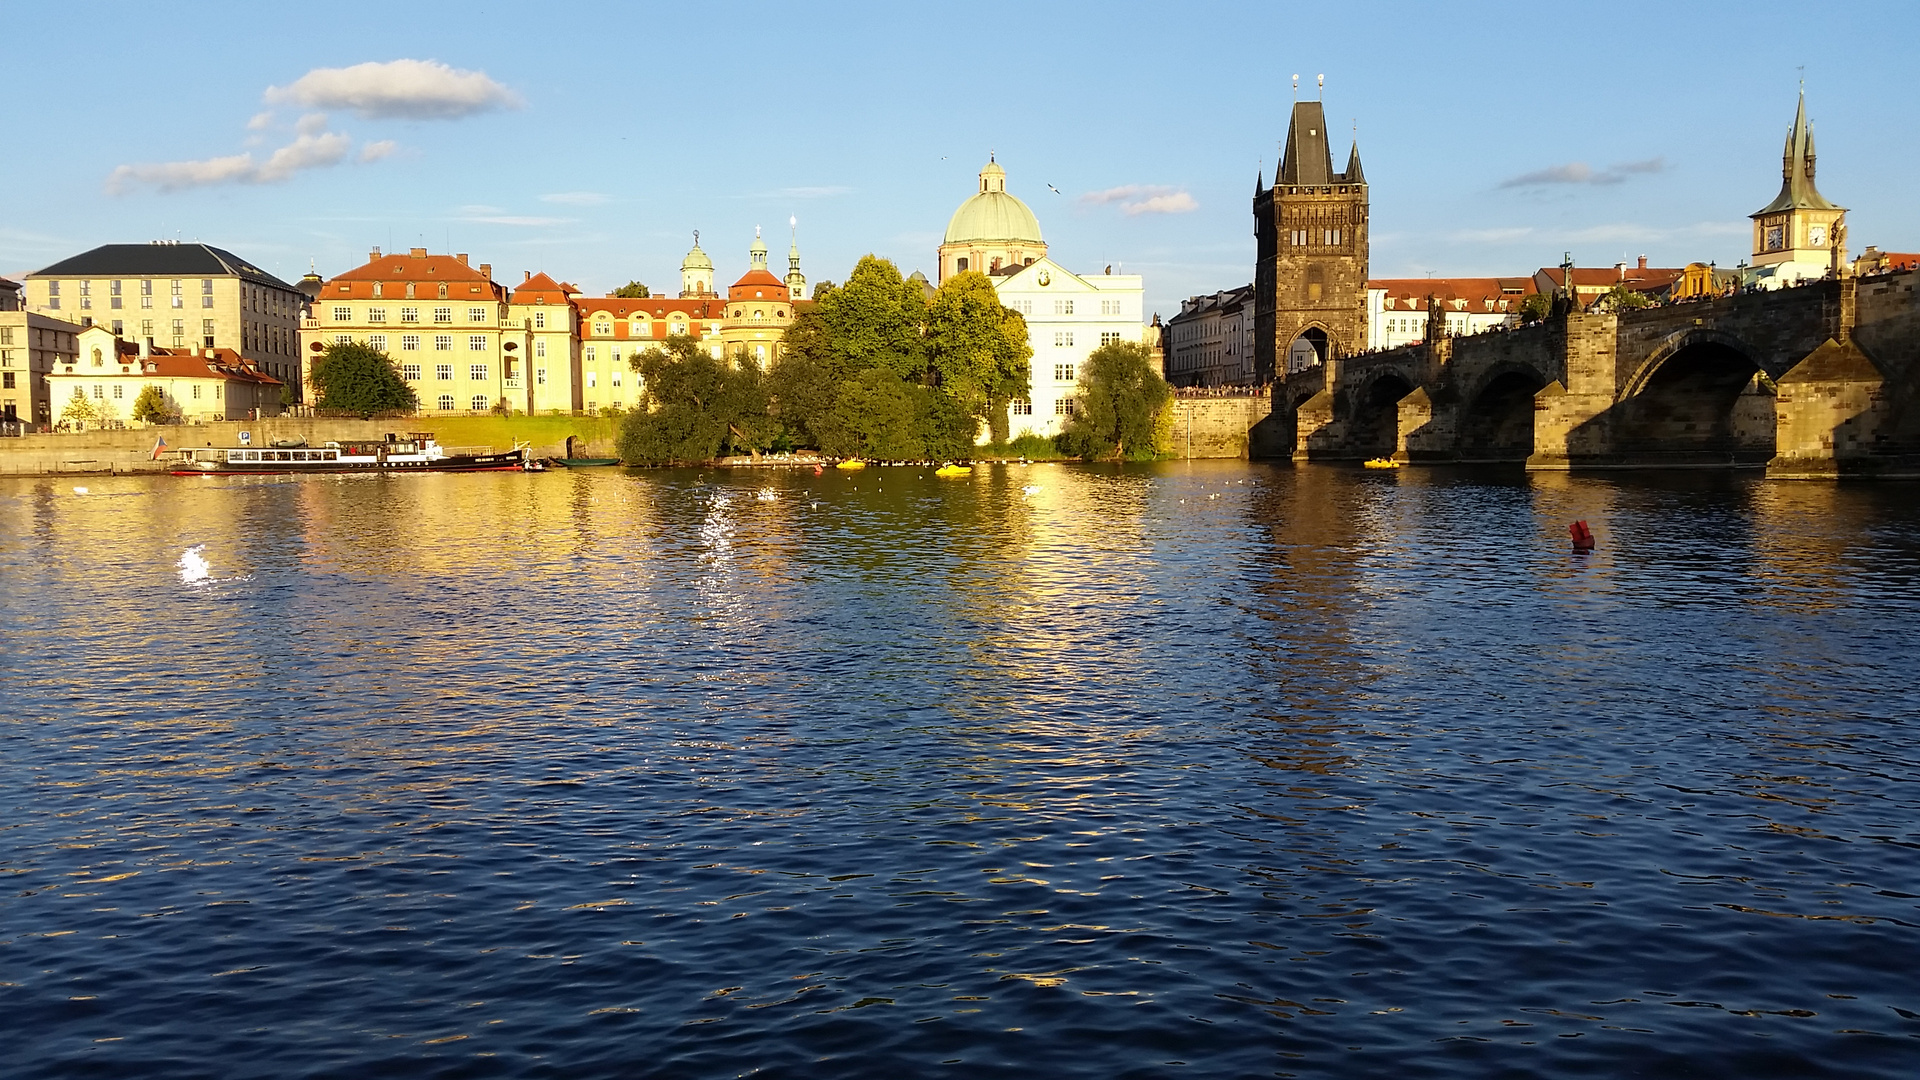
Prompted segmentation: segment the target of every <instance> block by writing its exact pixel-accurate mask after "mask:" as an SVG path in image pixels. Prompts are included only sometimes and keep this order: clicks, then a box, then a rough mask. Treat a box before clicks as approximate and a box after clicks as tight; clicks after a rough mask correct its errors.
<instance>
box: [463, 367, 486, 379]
mask: <svg viewBox="0 0 1920 1080" xmlns="http://www.w3.org/2000/svg"><path fill="white" fill-rule="evenodd" d="M467 378H469V379H472V380H473V381H474V382H486V381H487V365H485V364H468V365H467Z"/></svg>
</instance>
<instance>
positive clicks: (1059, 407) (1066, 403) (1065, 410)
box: [1053, 397, 1073, 416]
mask: <svg viewBox="0 0 1920 1080" xmlns="http://www.w3.org/2000/svg"><path fill="white" fill-rule="evenodd" d="M1053 415H1055V416H1072V415H1073V399H1072V398H1070V397H1063V398H1061V399H1060V400H1058V401H1056V402H1054V403H1053Z"/></svg>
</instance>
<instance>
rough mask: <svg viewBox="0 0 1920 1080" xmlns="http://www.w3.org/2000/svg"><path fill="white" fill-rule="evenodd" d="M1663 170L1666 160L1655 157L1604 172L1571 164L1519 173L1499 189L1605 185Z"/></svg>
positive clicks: (1579, 162) (1502, 182) (1578, 163)
mask: <svg viewBox="0 0 1920 1080" xmlns="http://www.w3.org/2000/svg"><path fill="white" fill-rule="evenodd" d="M1666 169H1667V162H1666V159H1665V158H1657V157H1656V158H1648V159H1646V160H1645V161H1628V162H1623V163H1622V164H1619V165H1609V166H1607V167H1606V168H1604V169H1596V168H1594V167H1593V166H1591V165H1588V164H1587V163H1586V162H1584V161H1575V162H1570V163H1568V164H1566V165H1550V166H1548V167H1547V168H1544V169H1540V170H1537V171H1535V172H1530V173H1522V174H1521V175H1519V176H1515V177H1512V178H1511V179H1507V180H1503V181H1501V182H1500V186H1501V187H1503V188H1513V187H1546V186H1551V185H1554V184H1594V185H1599V186H1606V185H1610V184H1620V183H1625V182H1626V180H1627V179H1628V178H1629V177H1633V176H1642V175H1645V174H1647V173H1657V172H1665V171H1666Z"/></svg>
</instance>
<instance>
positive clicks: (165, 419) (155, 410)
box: [133, 383, 180, 424]
mask: <svg viewBox="0 0 1920 1080" xmlns="http://www.w3.org/2000/svg"><path fill="white" fill-rule="evenodd" d="M133 418H134V419H135V420H138V421H140V422H141V423H143V424H177V423H179V422H180V406H178V405H176V404H174V402H173V399H171V398H169V397H167V392H166V391H165V390H162V389H160V388H159V387H158V386H154V385H152V384H151V383H149V384H148V385H146V386H144V387H141V389H140V393H139V394H138V395H136V396H135V397H134V399H133Z"/></svg>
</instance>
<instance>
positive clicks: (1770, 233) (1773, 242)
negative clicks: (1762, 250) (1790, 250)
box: [1767, 225, 1787, 251]
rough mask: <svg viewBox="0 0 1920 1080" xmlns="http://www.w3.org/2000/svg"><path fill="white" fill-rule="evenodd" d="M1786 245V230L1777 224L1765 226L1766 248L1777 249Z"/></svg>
mask: <svg viewBox="0 0 1920 1080" xmlns="http://www.w3.org/2000/svg"><path fill="white" fill-rule="evenodd" d="M1786 246H1787V242H1786V230H1784V229H1782V228H1781V227H1780V226H1778V225H1769V226H1768V227H1767V250H1768V251H1779V250H1780V249H1782V248H1784V247H1786Z"/></svg>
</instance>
